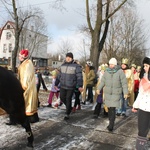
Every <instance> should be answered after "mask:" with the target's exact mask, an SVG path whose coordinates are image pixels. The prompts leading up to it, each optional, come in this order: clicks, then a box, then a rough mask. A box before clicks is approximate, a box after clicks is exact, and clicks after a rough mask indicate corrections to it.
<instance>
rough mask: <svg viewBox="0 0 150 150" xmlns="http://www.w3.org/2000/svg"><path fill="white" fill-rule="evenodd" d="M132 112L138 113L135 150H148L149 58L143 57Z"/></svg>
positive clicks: (149, 125) (149, 118)
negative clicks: (137, 91) (137, 90)
mask: <svg viewBox="0 0 150 150" xmlns="http://www.w3.org/2000/svg"><path fill="white" fill-rule="evenodd" d="M132 111H133V112H137V111H138V137H137V139H136V150H148V149H149V148H148V143H147V135H148V132H149V128H150V57H145V58H144V60H143V67H142V69H141V72H140V85H139V93H138V96H137V98H136V100H135V102H134V104H133V108H132Z"/></svg>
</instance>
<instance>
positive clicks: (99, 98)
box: [93, 64, 108, 118]
mask: <svg viewBox="0 0 150 150" xmlns="http://www.w3.org/2000/svg"><path fill="white" fill-rule="evenodd" d="M100 67H101V70H100V72H99V79H98V83H97V86H98V85H99V84H100V81H101V78H102V76H103V74H104V72H105V70H106V68H107V67H108V65H107V64H102V65H101V66H100ZM96 95H97V94H96ZM96 101H97V104H96V106H95V109H94V116H93V117H94V118H98V116H99V115H100V112H101V106H102V103H103V90H101V91H100V94H99V95H97V99H96ZM104 111H105V110H104ZM104 113H105V112H104Z"/></svg>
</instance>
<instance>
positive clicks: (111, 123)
mask: <svg viewBox="0 0 150 150" xmlns="http://www.w3.org/2000/svg"><path fill="white" fill-rule="evenodd" d="M115 110H116V108H115V107H110V108H109V109H108V118H109V125H108V126H107V129H108V131H113V128H114V122H115V116H116V113H115Z"/></svg>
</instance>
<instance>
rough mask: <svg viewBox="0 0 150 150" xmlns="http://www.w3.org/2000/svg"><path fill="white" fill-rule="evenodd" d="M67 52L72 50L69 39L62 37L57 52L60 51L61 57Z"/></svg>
mask: <svg viewBox="0 0 150 150" xmlns="http://www.w3.org/2000/svg"><path fill="white" fill-rule="evenodd" d="M68 52H73V47H72V44H71V41H69V40H68V39H66V40H63V39H62V40H61V42H60V44H59V45H58V53H60V55H61V57H62V58H65V55H66V53H68Z"/></svg>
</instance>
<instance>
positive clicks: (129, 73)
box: [124, 69, 134, 106]
mask: <svg viewBox="0 0 150 150" xmlns="http://www.w3.org/2000/svg"><path fill="white" fill-rule="evenodd" d="M124 73H125V76H126V78H127V83H128V91H129V106H132V105H133V103H134V75H133V73H132V71H131V69H127V70H124Z"/></svg>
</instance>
